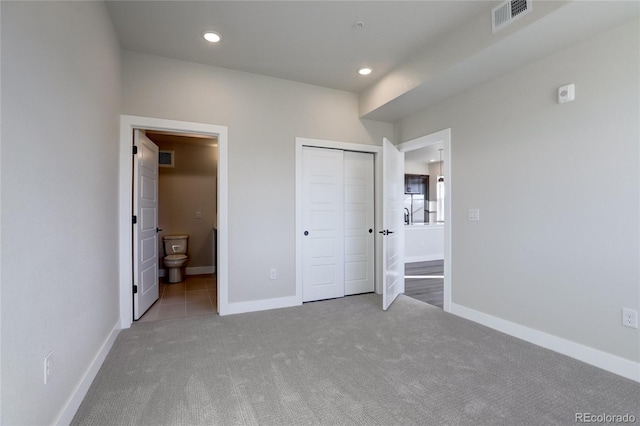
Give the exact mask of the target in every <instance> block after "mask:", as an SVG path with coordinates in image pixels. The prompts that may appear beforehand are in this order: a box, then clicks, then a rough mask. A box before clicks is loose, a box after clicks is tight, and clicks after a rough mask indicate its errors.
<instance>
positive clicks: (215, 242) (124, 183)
mask: <svg viewBox="0 0 640 426" xmlns="http://www.w3.org/2000/svg"><path fill="white" fill-rule="evenodd" d="M120 128H121V134H120V209H119V211H120V220H119V238H120V260H119V265H120V267H119V270H120V280H119V281H120V284H119V287H120V326H121V328H128V327H130V326H131V324H132V322H133V306H132V305H133V304H132V296H133V286H134V285H135V282H134V277H133V273H132V271H133V261H136V259H134V257H135V254H134V251H133V248H132V245H133V244H132V238H131V237H132V235H131V231H132V228H131V226H132V223H131V215H132V196H133V182H134V176H133V173H132V168H131V165H132V158H131V154H132V140H133V133H134V130H136V129H140V130H144V131H145V132H148V133H151V134H160V135H163V136H162V137H165V136H169V135H170V136H172V137H179V138H189V139H190V140H191V139H202V140H205V139H208V140H209V142H206V143H209V144H211V141H212V140H215V141H216V142H217V149H216V151H217V156H216V160H217V162H216V164H217V167H216V173H215V190H214V191H212V192H211V193H207V194H205V195H204V196H205V197H207V198H208V199H209V200H211V201H214V203H213V204H214V206H215V207H214V210H215V211H212V212H210V213H205V209H204V207H203V208H202V209H201V210H196V211H194V212H192V213H193V216H194V218H195V216H196V214H197V212H199V214H198V215H199V216H201V218H200V219H199V220H200V221H201V223H204V220H207V221H208V224H209V225H210V226H211V228H212V229H213V228H215V232H212V233H211V234H210V235H207V237H206V238H204V243H203V242H202V241H201V244H206V241H209V242H210V248H211V250H210V251H209V256H210V257H211V260H210V263H212V264H210V265H203V266H202V267H201V269H195V270H190V271H189V270H188V271H187V273H196V274H199V275H208V274H209V271H212V270H213V271H214V272H215V275H216V290H215V295H214V298H215V301H216V305H217V306H216V310H217V312H218V313H220V314H221V315H223V314H224V313H225V310H226V307H227V303H226V302H227V275H228V273H227V271H228V258H227V246H228V231H227V229H228V226H227V223H228V182H227V175H228V173H227V170H228V159H227V142H228V139H227V128H226V127H224V126H216V125H209V124H202V123H192V122H181V121H173V120H164V119H153V118H146V117H134V116H126V115H123V116H121V126H120ZM183 142H184V141H183ZM192 142H193V141H192ZM172 143H177V142H176V141H173V142H172ZM203 143H205V142H202V141H200V142H195V143H193V145H198V144H203ZM178 151H179V149H178ZM176 160H177V158H176ZM193 248H194V247H192V249H193ZM158 249H159V250H158V264H159V265H162V264H163V263H162V258H163V256H162V255H163V250H162V248H161V247H158ZM196 251H199V250H197V249H196ZM190 252H191V250H190ZM211 253H215V254H211ZM194 254H195V252H194ZM214 256H215V262H213V257H214ZM161 267H162V266H161ZM212 268H214V269H212ZM200 285H201V286H203V287H206V283H201V284H200ZM194 286H196V287H197V285H194Z"/></svg>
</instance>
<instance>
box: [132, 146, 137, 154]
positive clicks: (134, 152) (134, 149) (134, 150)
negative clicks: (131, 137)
mask: <svg viewBox="0 0 640 426" xmlns="http://www.w3.org/2000/svg"><path fill="white" fill-rule="evenodd" d="M137 153H138V147H137V146H135V145H134V146H133V155H136V154H137Z"/></svg>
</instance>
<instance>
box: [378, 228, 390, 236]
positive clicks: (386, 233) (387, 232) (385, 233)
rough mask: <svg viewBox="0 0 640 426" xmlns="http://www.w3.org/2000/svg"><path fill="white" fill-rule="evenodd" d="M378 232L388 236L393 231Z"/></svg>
mask: <svg viewBox="0 0 640 426" xmlns="http://www.w3.org/2000/svg"><path fill="white" fill-rule="evenodd" d="M378 232H380V233H381V234H382V235H389V234H393V231H389V230H388V229H385V230H383V231H378Z"/></svg>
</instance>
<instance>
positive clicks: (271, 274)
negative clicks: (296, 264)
mask: <svg viewBox="0 0 640 426" xmlns="http://www.w3.org/2000/svg"><path fill="white" fill-rule="evenodd" d="M277 276H278V271H277V270H276V268H271V270H270V271H269V279H270V280H275V279H276V277H277Z"/></svg>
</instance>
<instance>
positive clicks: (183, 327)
mask: <svg viewBox="0 0 640 426" xmlns="http://www.w3.org/2000/svg"><path fill="white" fill-rule="evenodd" d="M639 401H640V385H639V384H638V383H635V382H632V381H630V380H627V379H624V378H621V377H618V376H616V375H613V374H610V373H607V372H605V371H603V370H600V369H597V368H595V367H591V366H589V365H586V364H584V363H581V362H579V361H575V360H572V359H570V358H567V357H565V356H562V355H559V354H557V353H554V352H551V351H548V350H545V349H542V348H539V347H537V346H534V345H531V344H528V343H526V342H523V341H520V340H518V339H515V338H512V337H509V336H507V335H504V334H501V333H498V332H496V331H493V330H490V329H488V328H486V327H483V326H480V325H478V324H475V323H472V322H469V321H467V320H464V319H461V318H458V317H455V316H453V315H450V314H447V313H445V312H443V311H442V310H440V309H438V308H435V307H433V306H430V305H427V304H425V303H422V302H419V301H416V300H414V299H411V298H409V297H406V296H400V297H399V298H398V300H396V302H394V304H393V306H392V307H391V309H390V311H388V312H383V311H382V310H381V309H380V299H379V297H378V296H376V295H373V294H368V295H362V296H350V297H345V298H342V299H335V300H329V301H323V302H315V303H308V304H305V305H303V306H300V307H294V308H287V309H279V310H273V311H267V312H257V313H251V314H241V315H232V316H228V317H219V316H206V317H200V318H186V319H175V320H165V321H158V322H151V323H144V324H134V325H133V327H132V328H131V329H129V330H124V331H123V332H121V333H120V335H119V336H118V339H117V340H116V342H115V344H114V347H113V349H112V350H111V352H110V354H109V355H108V357H107V359H106V361H105V363H104V365H103V367H102V369H101V370H100V372H99V374H98V376H97V378H96V380H95V381H94V383H93V385H92V386H91V388H90V390H89V392H88V394H87V396H86V398H85V400H84V402H83V403H82V405H81V407H80V409H79V410H78V413H77V414H76V416H75V418H74V420H73V423H72V424H74V425H164V424H166V425H441V424H446V425H555V424H567V425H568V424H575V416H576V413H584V412H586V413H597V414H603V413H604V414H612V415H613V414H626V413H630V414H632V415H634V416H635V417H636V418H638V417H640V413H639V412H638V410H639V407H640V406H639ZM637 421H640V420H637Z"/></svg>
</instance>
